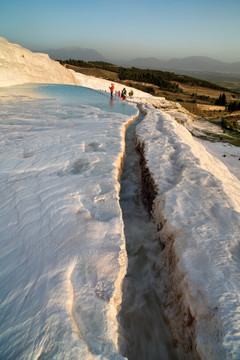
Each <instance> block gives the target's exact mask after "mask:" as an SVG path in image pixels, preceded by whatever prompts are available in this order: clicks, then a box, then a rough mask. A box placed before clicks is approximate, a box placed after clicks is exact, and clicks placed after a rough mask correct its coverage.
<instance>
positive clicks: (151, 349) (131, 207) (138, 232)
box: [119, 113, 177, 360]
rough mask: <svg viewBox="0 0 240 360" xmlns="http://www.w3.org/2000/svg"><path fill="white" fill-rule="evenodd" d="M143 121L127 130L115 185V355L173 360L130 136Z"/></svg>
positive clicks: (148, 219)
mask: <svg viewBox="0 0 240 360" xmlns="http://www.w3.org/2000/svg"><path fill="white" fill-rule="evenodd" d="M143 118H144V115H143V114H142V113H140V115H139V116H138V118H137V119H136V121H134V122H133V123H132V124H131V125H130V126H129V127H128V129H127V132H126V139H125V141H126V153H125V157H124V162H123V167H122V174H121V180H120V182H121V191H120V205H121V208H122V212H123V220H124V231H125V238H126V248H127V253H128V269H127V275H126V277H125V280H124V283H123V306H122V310H121V312H120V314H119V321H120V324H121V326H122V328H123V341H121V342H122V344H120V350H121V353H122V355H124V356H126V357H127V358H128V359H129V360H136V359H138V360H155V359H157V360H167V359H171V360H175V359H177V356H176V354H175V351H174V347H173V340H172V337H171V334H170V330H169V328H168V325H167V323H166V321H165V319H164V317H163V308H162V303H161V293H160V287H161V285H160V277H159V276H160V274H159V268H158V261H159V259H158V256H157V254H158V251H159V243H158V241H157V240H156V239H155V237H154V225H153V223H152V221H151V217H150V215H149V214H148V213H147V211H146V210H145V209H144V207H143V205H142V203H141V195H140V187H141V176H140V168H139V155H138V153H137V152H136V150H135V142H134V137H135V129H136V126H137V124H138V123H140V122H141V121H142V120H143Z"/></svg>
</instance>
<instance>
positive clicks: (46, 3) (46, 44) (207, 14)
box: [0, 0, 240, 62]
mask: <svg viewBox="0 0 240 360" xmlns="http://www.w3.org/2000/svg"><path fill="white" fill-rule="evenodd" d="M239 35H240V0H201V1H200V0H165V1H162V0H145V1H142V0H139V1H135V0H134V1H131V0H129V1H128V2H127V1H116V0H111V1H109V0H90V1H89V0H84V1H82V0H68V1H67V0H64V1H63V0H57V1H56V0H38V1H36V0H21V1H20V0H11V1H4V3H3V1H1V3H0V36H2V37H4V38H6V39H7V40H8V41H10V42H14V43H18V44H20V45H22V46H24V47H26V48H29V49H34V50H45V49H49V48H61V47H65V46H79V47H83V48H90V49H95V50H97V51H99V52H100V53H101V54H102V55H103V56H105V57H106V58H108V59H110V60H114V59H132V58H134V57H156V58H159V59H169V58H173V57H179V58H182V57H187V56H195V55H202V56H209V57H212V58H215V59H218V60H223V61H227V62H234V61H240V39H239Z"/></svg>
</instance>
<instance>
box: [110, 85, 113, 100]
mask: <svg viewBox="0 0 240 360" xmlns="http://www.w3.org/2000/svg"><path fill="white" fill-rule="evenodd" d="M109 89H110V94H111V98H112V97H113V91H114V85H113V84H111V86H109Z"/></svg>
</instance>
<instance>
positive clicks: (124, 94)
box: [121, 88, 127, 100]
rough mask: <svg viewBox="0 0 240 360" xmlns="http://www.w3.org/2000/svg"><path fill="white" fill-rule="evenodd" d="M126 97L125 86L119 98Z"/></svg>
mask: <svg viewBox="0 0 240 360" xmlns="http://www.w3.org/2000/svg"><path fill="white" fill-rule="evenodd" d="M126 97H127V90H126V89H125V88H123V90H122V94H121V98H122V99H123V100H126Z"/></svg>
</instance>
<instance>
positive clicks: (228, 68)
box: [40, 46, 240, 74]
mask: <svg viewBox="0 0 240 360" xmlns="http://www.w3.org/2000/svg"><path fill="white" fill-rule="evenodd" d="M40 52H43V53H46V54H48V55H49V56H50V58H51V59H54V60H67V59H70V58H71V59H76V60H84V61H106V62H111V61H109V60H108V59H106V58H105V57H104V56H103V55H101V54H100V53H99V52H97V51H96V50H93V49H84V48H80V47H76V46H72V47H64V48H61V49H48V50H42V51H40ZM115 64H116V65H121V66H126V67H133V66H134V67H138V68H143V69H153V70H163V71H176V72H177V71H187V72H192V71H202V72H215V73H225V74H227V73H231V74H240V61H239V62H234V63H226V62H223V61H219V60H215V59H212V58H209V57H206V56H191V57H186V58H183V59H178V58H176V59H170V60H166V61H163V60H159V59H156V58H153V57H149V58H136V59H133V60H130V61H126V62H123V61H115Z"/></svg>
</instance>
